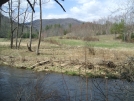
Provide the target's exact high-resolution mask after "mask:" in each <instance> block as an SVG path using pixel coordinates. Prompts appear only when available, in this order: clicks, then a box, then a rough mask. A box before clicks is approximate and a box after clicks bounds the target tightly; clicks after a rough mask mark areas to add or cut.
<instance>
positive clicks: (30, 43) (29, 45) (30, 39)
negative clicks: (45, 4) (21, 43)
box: [27, 0, 36, 51]
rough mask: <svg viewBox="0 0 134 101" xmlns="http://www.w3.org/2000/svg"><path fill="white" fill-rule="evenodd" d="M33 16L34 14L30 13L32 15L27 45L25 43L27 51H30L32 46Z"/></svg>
mask: <svg viewBox="0 0 134 101" xmlns="http://www.w3.org/2000/svg"><path fill="white" fill-rule="evenodd" d="M35 2H36V1H35V0H34V2H33V7H34V6H35ZM33 14H34V11H32V14H31V26H30V34H29V44H28V43H27V48H28V50H29V51H32V49H31V45H32V33H33Z"/></svg>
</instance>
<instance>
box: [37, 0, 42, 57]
mask: <svg viewBox="0 0 134 101" xmlns="http://www.w3.org/2000/svg"><path fill="white" fill-rule="evenodd" d="M39 5H40V31H39V41H38V46H37V50H36V54H37V55H39V48H40V42H41V32H42V0H39Z"/></svg>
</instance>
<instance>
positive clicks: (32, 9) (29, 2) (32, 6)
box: [27, 0, 35, 12]
mask: <svg viewBox="0 0 134 101" xmlns="http://www.w3.org/2000/svg"><path fill="white" fill-rule="evenodd" d="M27 2H28V3H29V5H30V7H31V8H32V10H33V12H35V10H34V7H33V6H32V4H31V2H30V1H29V0H27Z"/></svg>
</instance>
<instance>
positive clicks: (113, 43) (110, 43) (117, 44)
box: [53, 36, 134, 48]
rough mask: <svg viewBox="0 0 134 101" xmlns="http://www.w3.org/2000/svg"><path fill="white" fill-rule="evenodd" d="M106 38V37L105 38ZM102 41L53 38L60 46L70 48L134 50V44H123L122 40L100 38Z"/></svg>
mask: <svg viewBox="0 0 134 101" xmlns="http://www.w3.org/2000/svg"><path fill="white" fill-rule="evenodd" d="M105 37H106V36H105ZM100 38H101V39H100V41H94V42H93V41H90V42H86V41H82V40H74V39H59V38H58V37H56V38H53V39H54V40H57V41H58V42H59V43H60V44H63V45H69V46H93V47H102V48H134V44H133V43H126V42H122V41H121V40H114V39H109V37H107V38H103V37H100Z"/></svg>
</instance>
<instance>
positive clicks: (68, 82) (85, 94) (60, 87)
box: [0, 66, 134, 101]
mask: <svg viewBox="0 0 134 101" xmlns="http://www.w3.org/2000/svg"><path fill="white" fill-rule="evenodd" d="M0 101H134V83H133V82H127V81H126V80H117V79H116V80H115V79H110V80H109V79H100V78H96V79H95V78H92V79H91V78H84V77H79V76H69V75H63V74H58V73H47V72H34V71H31V70H22V69H16V68H12V67H7V66H0Z"/></svg>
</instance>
